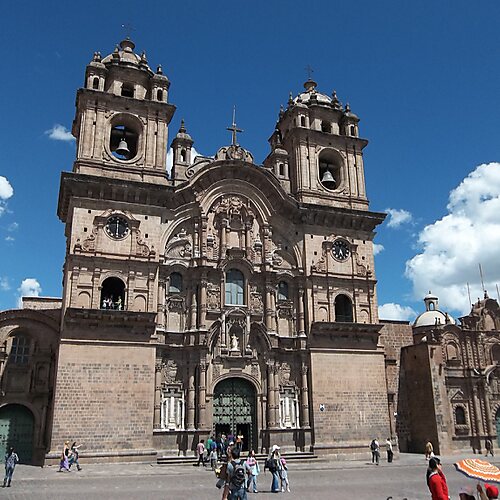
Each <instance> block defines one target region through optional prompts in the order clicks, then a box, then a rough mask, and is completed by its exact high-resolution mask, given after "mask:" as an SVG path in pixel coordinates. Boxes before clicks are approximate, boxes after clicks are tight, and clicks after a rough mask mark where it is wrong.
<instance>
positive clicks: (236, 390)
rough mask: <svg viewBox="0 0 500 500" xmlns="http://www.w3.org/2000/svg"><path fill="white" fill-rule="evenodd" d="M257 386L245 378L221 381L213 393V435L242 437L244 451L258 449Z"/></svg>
mask: <svg viewBox="0 0 500 500" xmlns="http://www.w3.org/2000/svg"><path fill="white" fill-rule="evenodd" d="M256 406H257V405H256V394H255V387H254V386H253V385H252V384H251V383H250V382H248V381H247V380H245V379H242V378H229V379H226V380H222V381H221V382H219V383H218V384H217V385H216V386H215V390H214V400H213V409H214V418H213V423H214V434H215V436H218V435H220V434H226V436H229V435H230V434H232V435H233V436H234V437H235V438H236V436H237V435H242V436H243V450H245V451H248V450H250V449H257V437H258V436H257V416H256Z"/></svg>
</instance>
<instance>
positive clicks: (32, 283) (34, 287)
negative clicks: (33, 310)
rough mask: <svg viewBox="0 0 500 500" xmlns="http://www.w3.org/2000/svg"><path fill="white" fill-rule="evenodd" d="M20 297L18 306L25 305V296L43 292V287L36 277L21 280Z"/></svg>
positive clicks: (33, 295)
mask: <svg viewBox="0 0 500 500" xmlns="http://www.w3.org/2000/svg"><path fill="white" fill-rule="evenodd" d="M17 291H18V292H19V297H18V299H17V307H19V308H21V307H23V301H22V298H23V297H38V296H39V295H40V294H41V293H42V287H41V286H40V283H38V281H37V280H36V279H35V278H26V279H24V280H23V281H22V282H21V286H20V287H19V288H18V289H17Z"/></svg>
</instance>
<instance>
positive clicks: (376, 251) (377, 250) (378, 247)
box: [373, 243, 385, 255]
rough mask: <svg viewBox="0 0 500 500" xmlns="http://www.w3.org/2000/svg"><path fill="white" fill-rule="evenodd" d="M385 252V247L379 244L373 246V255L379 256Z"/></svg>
mask: <svg viewBox="0 0 500 500" xmlns="http://www.w3.org/2000/svg"><path fill="white" fill-rule="evenodd" d="M384 250H385V248H384V245H380V244H379V243H374V244H373V255H378V254H379V253H380V252H383V251H384Z"/></svg>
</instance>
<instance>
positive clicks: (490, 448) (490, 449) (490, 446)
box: [484, 438, 495, 457]
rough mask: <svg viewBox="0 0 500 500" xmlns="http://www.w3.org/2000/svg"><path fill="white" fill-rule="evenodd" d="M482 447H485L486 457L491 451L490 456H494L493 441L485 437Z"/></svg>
mask: <svg viewBox="0 0 500 500" xmlns="http://www.w3.org/2000/svg"><path fill="white" fill-rule="evenodd" d="M484 447H485V448H486V455H485V456H486V457H487V456H488V454H489V453H491V456H492V457H494V456H495V453H493V441H492V440H491V439H490V438H486V441H485V443H484Z"/></svg>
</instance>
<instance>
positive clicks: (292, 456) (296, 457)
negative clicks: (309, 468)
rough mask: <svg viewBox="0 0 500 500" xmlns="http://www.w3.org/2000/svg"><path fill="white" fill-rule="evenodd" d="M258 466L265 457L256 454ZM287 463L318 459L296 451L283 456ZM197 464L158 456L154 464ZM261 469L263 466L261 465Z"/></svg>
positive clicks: (191, 459)
mask: <svg viewBox="0 0 500 500" xmlns="http://www.w3.org/2000/svg"><path fill="white" fill-rule="evenodd" d="M246 456H247V453H246V452H243V455H242V458H246ZM255 457H256V458H257V460H258V462H259V464H263V463H264V461H265V459H266V458H267V455H265V454H263V453H258V454H257V455H255ZM284 457H285V458H286V460H287V462H289V461H304V460H315V459H317V458H318V456H317V455H315V454H314V453H312V452H308V451H296V452H292V453H286V454H284ZM197 462H198V459H197V458H196V457H194V456H172V455H170V456H158V457H157V459H156V463H157V464H158V465H195V464H196V463H197ZM261 466H262V467H263V465H261Z"/></svg>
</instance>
